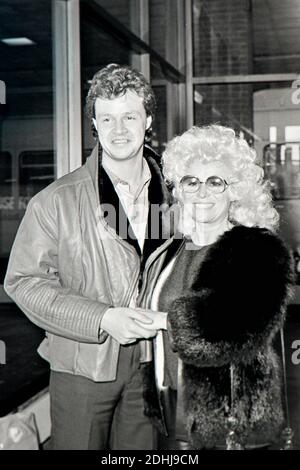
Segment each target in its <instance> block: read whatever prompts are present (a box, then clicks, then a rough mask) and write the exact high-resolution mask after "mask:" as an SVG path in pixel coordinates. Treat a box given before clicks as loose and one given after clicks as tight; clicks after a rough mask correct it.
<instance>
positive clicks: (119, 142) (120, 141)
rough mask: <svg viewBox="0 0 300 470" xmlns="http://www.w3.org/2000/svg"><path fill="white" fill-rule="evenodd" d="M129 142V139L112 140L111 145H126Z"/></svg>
mask: <svg viewBox="0 0 300 470" xmlns="http://www.w3.org/2000/svg"><path fill="white" fill-rule="evenodd" d="M128 142H129V139H121V138H120V139H113V141H112V143H113V144H127V143H128Z"/></svg>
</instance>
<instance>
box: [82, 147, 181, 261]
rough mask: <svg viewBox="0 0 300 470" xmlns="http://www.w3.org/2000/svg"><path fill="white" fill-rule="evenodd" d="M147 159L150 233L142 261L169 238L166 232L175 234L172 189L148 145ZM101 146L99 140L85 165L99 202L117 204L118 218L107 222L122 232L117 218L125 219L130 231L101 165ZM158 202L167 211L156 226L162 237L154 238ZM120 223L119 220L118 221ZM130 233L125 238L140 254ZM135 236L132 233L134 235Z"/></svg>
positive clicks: (161, 215) (127, 222)
mask: <svg viewBox="0 0 300 470" xmlns="http://www.w3.org/2000/svg"><path fill="white" fill-rule="evenodd" d="M143 156H144V158H145V159H146V161H147V163H148V166H149V169H150V172H151V181H150V184H149V188H148V198H149V203H150V207H149V216H148V225H147V232H146V239H145V244H144V250H143V256H142V264H144V263H145V262H146V259H147V258H148V257H149V255H150V254H151V253H152V252H153V251H154V250H155V249H156V248H158V246H160V245H161V244H162V243H163V241H164V240H165V239H166V236H165V233H167V234H168V235H169V236H170V235H172V233H170V232H171V231H170V227H169V226H168V224H167V223H165V222H166V221H168V220H169V217H168V208H169V206H170V205H171V202H172V197H171V194H170V192H169V191H168V189H167V187H166V184H165V182H164V179H163V176H162V174H161V170H160V168H159V164H158V160H159V156H158V155H157V154H156V153H155V152H154V151H153V150H152V149H151V147H149V146H145V147H144V153H143ZM101 157H102V152H101V147H100V146H99V143H97V144H96V146H95V148H94V149H93V151H92V153H91V155H90V157H88V159H87V161H86V163H85V166H86V169H87V171H88V173H89V175H90V177H91V179H92V181H93V186H94V189H95V192H96V194H97V198H98V203H99V204H112V205H113V206H114V207H115V211H116V215H117V216H116V219H115V220H109V218H107V220H106V221H107V223H108V225H109V226H110V227H111V228H113V229H114V230H115V231H116V233H117V234H118V235H119V232H120V231H119V227H118V221H119V220H122V223H124V224H126V226H127V230H128V231H130V224H129V221H128V219H127V217H126V214H125V212H124V210H123V207H122V205H121V204H119V198H118V195H117V193H116V191H115V189H114V186H113V184H112V182H111V180H110V178H109V177H108V175H107V173H106V172H105V171H104V169H103V167H102V165H101ZM154 204H155V205H157V207H161V206H162V205H164V206H163V207H164V210H165V212H159V222H158V221H156V222H157V224H156V226H157V227H158V226H159V237H155V238H153V237H151V227H153V222H152V220H151V205H154ZM116 222H117V223H116ZM123 227H124V226H123ZM128 231H127V232H126V233H130V234H131V236H130V237H127V239H126V241H127V242H128V243H129V244H130V245H132V246H133V247H134V248H135V250H136V251H137V253H138V254H139V255H140V256H141V251H140V248H139V245H138V242H137V240H136V239H135V237H134V234H133V232H132V230H131V231H130V232H128ZM132 235H133V236H132Z"/></svg>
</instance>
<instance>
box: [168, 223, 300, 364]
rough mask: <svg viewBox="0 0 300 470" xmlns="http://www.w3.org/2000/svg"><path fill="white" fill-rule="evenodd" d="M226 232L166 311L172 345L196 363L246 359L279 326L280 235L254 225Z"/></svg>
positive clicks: (288, 276) (285, 255)
mask: <svg viewBox="0 0 300 470" xmlns="http://www.w3.org/2000/svg"><path fill="white" fill-rule="evenodd" d="M230 232H232V233H230ZM230 232H227V233H226V234H225V235H223V237H222V238H221V239H220V240H219V241H218V242H216V243H215V244H214V245H212V248H210V250H209V251H208V253H207V256H206V257H205V260H204V262H203V264H202V265H201V267H200V268H199V272H198V273H197V275H196V278H195V282H194V283H193V285H192V289H191V290H190V291H188V292H187V293H186V295H185V296H182V297H180V298H178V299H177V300H175V302H173V304H172V305H171V308H170V311H169V323H170V326H171V330H172V341H173V345H174V346H173V347H174V349H175V350H177V352H178V354H179V356H180V357H181V359H182V360H183V361H184V362H185V363H189V364H193V365H195V366H198V367H214V366H222V365H224V364H226V363H229V362H239V361H244V362H246V363H247V362H248V361H251V360H252V358H253V356H255V355H257V352H258V350H259V349H260V348H263V347H265V346H266V344H267V343H268V342H269V341H270V340H271V338H272V337H273V335H274V334H275V333H276V332H277V331H278V329H279V328H280V327H281V326H282V324H283V322H284V317H285V306H286V302H287V299H288V296H289V295H290V293H291V285H292V283H293V271H292V268H291V259H290V255H289V252H288V250H287V249H286V247H285V245H284V244H283V242H282V241H281V240H280V238H279V237H277V236H276V235H274V234H273V233H271V232H269V231H268V230H264V229H258V228H251V229H250V228H246V227H236V228H234V229H232V230H231V231H230Z"/></svg>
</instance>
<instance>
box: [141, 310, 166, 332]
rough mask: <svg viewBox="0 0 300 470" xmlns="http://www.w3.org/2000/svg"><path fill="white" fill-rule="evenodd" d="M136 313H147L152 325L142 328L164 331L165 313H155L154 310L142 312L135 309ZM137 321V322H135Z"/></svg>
mask: <svg viewBox="0 0 300 470" xmlns="http://www.w3.org/2000/svg"><path fill="white" fill-rule="evenodd" d="M136 310H137V311H141V312H144V313H147V314H148V315H149V317H150V318H151V320H152V324H151V325H150V326H149V325H147V324H146V325H144V328H147V329H148V328H155V329H156V330H166V329H167V317H168V313H167V312H156V311H154V310H143V309H139V308H137V309H136ZM137 321H139V320H137Z"/></svg>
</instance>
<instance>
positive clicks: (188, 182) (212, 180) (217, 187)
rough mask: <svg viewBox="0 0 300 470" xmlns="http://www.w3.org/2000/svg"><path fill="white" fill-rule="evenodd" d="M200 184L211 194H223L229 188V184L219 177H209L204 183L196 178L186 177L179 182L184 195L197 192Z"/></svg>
mask: <svg viewBox="0 0 300 470" xmlns="http://www.w3.org/2000/svg"><path fill="white" fill-rule="evenodd" d="M201 184H205V187H206V189H207V191H209V192H210V193H212V194H220V193H223V192H224V191H225V189H227V187H228V186H229V183H227V182H226V181H225V180H224V179H223V178H221V177H220V176H209V177H208V178H207V180H206V181H200V180H199V178H197V176H190V175H186V176H184V177H183V178H181V180H180V186H181V187H182V189H183V191H184V192H185V193H196V192H198V191H199V189H200V188H201Z"/></svg>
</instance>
